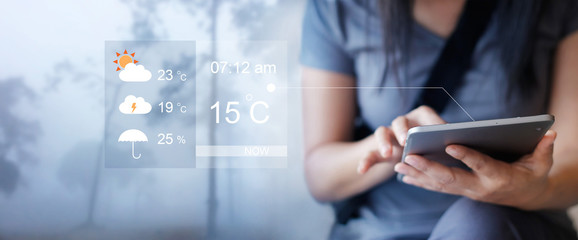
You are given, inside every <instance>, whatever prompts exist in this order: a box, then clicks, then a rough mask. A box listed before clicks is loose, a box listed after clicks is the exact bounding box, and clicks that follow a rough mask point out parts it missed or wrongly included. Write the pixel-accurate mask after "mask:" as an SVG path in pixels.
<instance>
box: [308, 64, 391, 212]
mask: <svg viewBox="0 0 578 240" xmlns="http://www.w3.org/2000/svg"><path fill="white" fill-rule="evenodd" d="M302 82H303V84H302V85H303V87H304V89H303V119H304V123H303V125H304V137H305V154H306V156H305V174H306V178H307V184H308V186H309V190H310V191H311V194H312V195H313V196H314V197H315V198H316V199H317V200H318V201H322V202H326V201H338V200H341V199H344V198H348V197H351V196H353V195H356V194H358V193H361V192H363V191H365V190H367V189H369V188H371V187H373V186H375V185H376V184H378V183H380V182H382V181H384V180H386V179H388V178H389V177H391V176H392V175H393V163H387V162H385V163H383V164H376V165H375V166H374V167H372V169H371V170H370V171H367V173H366V174H363V175H360V174H358V172H357V169H358V166H359V163H360V161H362V160H363V159H371V158H379V157H380V156H378V155H380V154H379V153H378V151H377V150H378V142H377V140H376V137H375V135H371V136H369V137H367V138H365V139H363V140H361V141H357V142H352V138H353V127H354V119H355V113H356V97H355V96H356V95H355V89H354V88H352V87H354V86H355V79H354V78H353V77H351V76H348V75H343V74H338V73H333V72H328V71H323V70H317V69H311V68H304V69H303V80H302ZM382 131H383V129H382ZM395 154H396V155H398V154H399V153H397V150H396V153H395ZM391 155H393V154H391ZM397 158H399V156H398V157H397ZM379 160H383V159H379ZM375 161H377V159H376V160H375ZM362 168H363V167H362ZM364 170H367V169H364Z"/></svg>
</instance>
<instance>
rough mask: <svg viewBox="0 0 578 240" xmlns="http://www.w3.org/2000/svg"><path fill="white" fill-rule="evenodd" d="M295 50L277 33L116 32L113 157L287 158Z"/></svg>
mask: <svg viewBox="0 0 578 240" xmlns="http://www.w3.org/2000/svg"><path fill="white" fill-rule="evenodd" d="M216 49H219V51H218V52H217V51H216ZM241 49H244V50H241ZM246 49H252V51H247V50H246ZM286 54H287V53H286V43H285V42H276V41H266V42H255V41H233V42H212V41H107V42H106V43H105V61H106V63H105V70H104V72H105V144H104V148H105V167H109V168H283V167H286V166H287V139H288V136H287V126H288V123H287V117H288V114H287V72H286V69H287V66H286V65H287V63H286Z"/></svg>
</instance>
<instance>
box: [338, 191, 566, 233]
mask: <svg viewBox="0 0 578 240" xmlns="http://www.w3.org/2000/svg"><path fill="white" fill-rule="evenodd" d="M354 221H355V220H354ZM349 224H351V223H348V226H344V225H338V224H336V225H334V227H333V229H332V231H331V234H330V237H329V238H330V239H332V240H349V239H371V240H373V239H383V238H380V237H376V235H379V233H378V234H374V233H372V232H370V231H371V229H372V228H367V229H362V228H360V227H359V226H352V225H349ZM361 224H363V223H361ZM428 235H429V236H428ZM385 239H388V240H410V239H411V240H417V239H419V240H425V239H431V240H454V239H455V240H486V239H488V240H489V239H491V240H502V239H514V240H521V239H531V240H534V239H536V240H567V239H572V240H578V237H577V235H576V231H575V230H574V228H573V225H572V222H571V221H570V218H568V215H567V214H566V213H565V212H564V211H535V212H529V211H522V210H519V209H516V208H511V207H504V206H499V205H494V204H489V203H483V202H477V201H473V200H471V199H468V198H459V199H458V200H457V201H455V202H454V203H453V204H452V205H451V206H450V207H449V208H448V209H447V210H446V211H445V212H444V213H443V215H441V217H440V219H439V220H438V221H437V223H436V224H435V226H434V228H433V230H432V232H431V233H429V234H428V233H425V234H423V233H415V234H414V233H411V232H407V233H406V234H400V235H399V236H397V237H392V238H391V237H390V238H387V237H386V238H385Z"/></svg>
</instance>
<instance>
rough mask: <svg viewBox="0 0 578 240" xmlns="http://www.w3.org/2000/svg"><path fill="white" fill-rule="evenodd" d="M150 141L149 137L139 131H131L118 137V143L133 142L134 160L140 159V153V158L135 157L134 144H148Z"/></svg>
mask: <svg viewBox="0 0 578 240" xmlns="http://www.w3.org/2000/svg"><path fill="white" fill-rule="evenodd" d="M148 141H149V139H148V138H147V135H146V134H144V133H143V132H141V131H140V130H137V129H129V130H126V131H124V132H122V133H121V134H120V136H119V137H118V142H132V157H133V158H134V159H139V158H140V153H139V154H138V156H135V155H134V143H135V142H148Z"/></svg>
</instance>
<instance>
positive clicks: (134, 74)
mask: <svg viewBox="0 0 578 240" xmlns="http://www.w3.org/2000/svg"><path fill="white" fill-rule="evenodd" d="M118 77H120V80H122V81H125V82H146V81H148V80H150V79H151V77H152V74H151V72H150V71H149V70H146V69H145V67H144V66H143V65H135V64H134V63H128V64H126V66H125V67H124V70H122V71H121V72H120V73H119V74H118Z"/></svg>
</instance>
